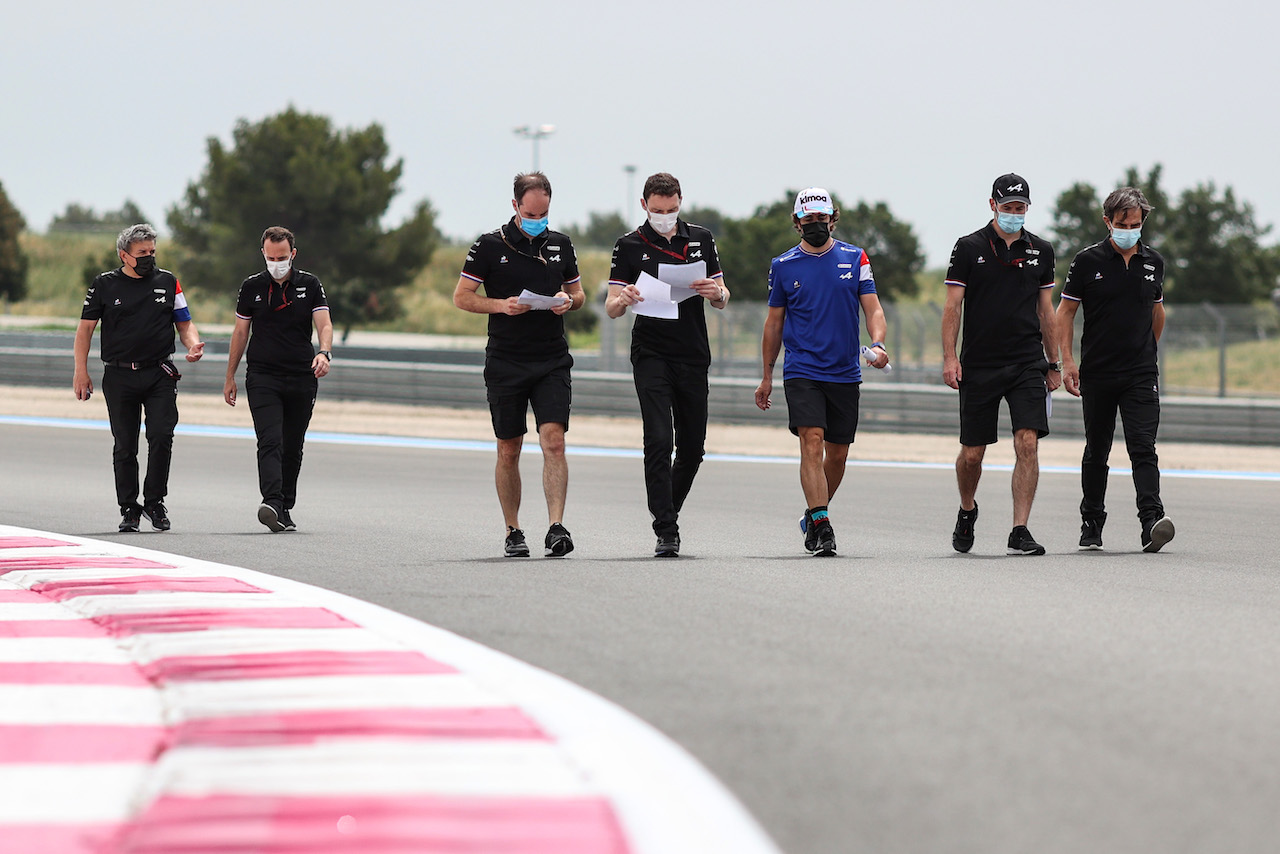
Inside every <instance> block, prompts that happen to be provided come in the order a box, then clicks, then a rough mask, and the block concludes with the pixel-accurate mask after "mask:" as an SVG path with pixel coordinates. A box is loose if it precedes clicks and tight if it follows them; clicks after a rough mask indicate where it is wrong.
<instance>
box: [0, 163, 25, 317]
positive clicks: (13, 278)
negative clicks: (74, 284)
mask: <svg viewBox="0 0 1280 854" xmlns="http://www.w3.org/2000/svg"><path fill="white" fill-rule="evenodd" d="M26 227H27V223H26V220H24V219H23V218H22V214H20V213H18V209H17V208H15V207H14V206H13V203H12V202H10V201H9V196H8V194H7V193H5V191H4V185H3V184H0V298H4V299H7V300H20V299H22V298H23V297H25V296H26V295H27V266H28V263H29V262H28V259H27V255H26V253H25V252H23V251H22V247H21V246H20V245H19V244H18V235H20V234H21V233H22V230H23V229H24V228H26Z"/></svg>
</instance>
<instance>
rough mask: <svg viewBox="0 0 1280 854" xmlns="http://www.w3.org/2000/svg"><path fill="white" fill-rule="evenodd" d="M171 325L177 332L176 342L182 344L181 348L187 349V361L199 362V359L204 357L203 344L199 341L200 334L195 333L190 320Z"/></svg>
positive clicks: (193, 324) (194, 326) (193, 325)
mask: <svg viewBox="0 0 1280 854" xmlns="http://www.w3.org/2000/svg"><path fill="white" fill-rule="evenodd" d="M173 325H174V326H175V327H176V328H177V330H178V340H179V341H181V342H182V346H183V347H186V348H187V361H188V362H198V361H200V357H201V356H203V355H204V342H203V341H201V340H200V333H199V332H197V331H196V325H195V323H194V322H193V321H190V320H179V321H178V322H177V323H175V324H173Z"/></svg>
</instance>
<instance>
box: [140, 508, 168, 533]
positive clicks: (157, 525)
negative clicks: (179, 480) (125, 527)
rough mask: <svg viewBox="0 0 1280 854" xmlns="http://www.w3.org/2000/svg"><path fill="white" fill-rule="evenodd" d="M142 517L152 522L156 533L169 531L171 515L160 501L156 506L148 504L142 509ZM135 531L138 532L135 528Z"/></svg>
mask: <svg viewBox="0 0 1280 854" xmlns="http://www.w3.org/2000/svg"><path fill="white" fill-rule="evenodd" d="M142 515H143V516H146V517H147V518H148V519H150V520H151V528H152V530H156V531H167V530H169V514H168V513H167V512H165V509H164V505H163V504H161V503H160V502H159V501H157V502H155V503H154V504H148V505H146V506H145V507H143V508H142ZM134 530H135V531H136V530H138V529H137V528H134Z"/></svg>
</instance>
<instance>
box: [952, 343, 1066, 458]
mask: <svg viewBox="0 0 1280 854" xmlns="http://www.w3.org/2000/svg"><path fill="white" fill-rule="evenodd" d="M1048 373H1049V363H1048V362H1046V361H1045V360H1044V359H1041V360H1039V361H1038V362H1030V363H1027V364H1022V365H1010V366H1008V367H1004V368H965V369H964V372H963V377H964V379H962V380H961V381H960V444H961V445H971V446H972V445H992V444H995V443H996V442H997V441H998V436H999V427H998V422H999V418H1000V400H1001V399H1002V398H1003V399H1004V400H1007V401H1009V421H1010V422H1011V423H1012V425H1013V432H1015V433H1016V432H1018V431H1019V430H1035V431H1036V434H1037V435H1038V436H1039V437H1040V438H1041V439H1043V438H1044V437H1045V436H1048V435H1049V410H1048V402H1047V400H1046V398H1047V397H1048V395H1049V386H1048V385H1047V384H1046V383H1045V376H1046V375H1047V374H1048Z"/></svg>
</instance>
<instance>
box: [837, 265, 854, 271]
mask: <svg viewBox="0 0 1280 854" xmlns="http://www.w3.org/2000/svg"><path fill="white" fill-rule="evenodd" d="M836 266H837V267H839V268H840V269H841V270H848V269H849V268H850V267H852V266H853V265H852V264H837V265H836Z"/></svg>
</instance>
